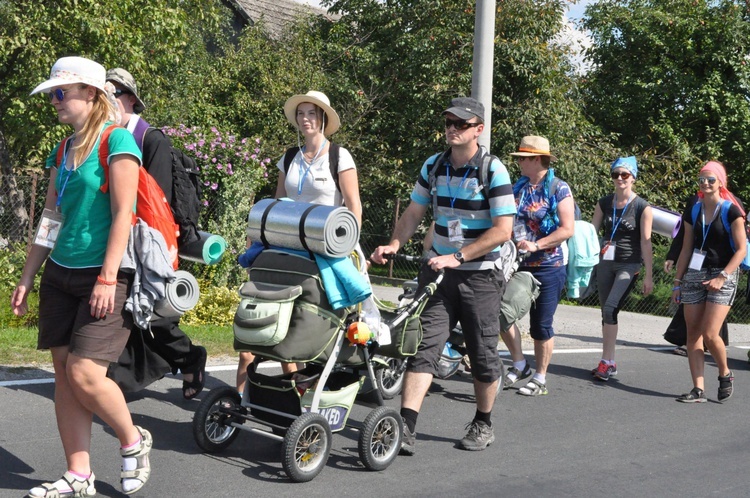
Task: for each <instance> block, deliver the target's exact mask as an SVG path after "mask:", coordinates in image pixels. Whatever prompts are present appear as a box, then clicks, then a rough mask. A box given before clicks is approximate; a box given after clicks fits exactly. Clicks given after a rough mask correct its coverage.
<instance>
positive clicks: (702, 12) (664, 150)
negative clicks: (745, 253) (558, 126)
mask: <svg viewBox="0 0 750 498" xmlns="http://www.w3.org/2000/svg"><path fill="white" fill-rule="evenodd" d="M586 16H587V17H586V19H585V20H584V27H585V28H586V29H587V30H589V31H590V33H591V35H592V38H593V46H592V47H591V49H590V51H589V53H588V57H589V58H590V60H591V62H593V70H592V71H591V73H590V74H589V75H588V78H587V81H586V83H585V95H586V99H585V102H586V110H587V112H588V113H589V114H590V115H591V116H592V117H593V119H594V121H595V122H596V123H598V124H599V125H600V126H601V127H602V128H603V129H604V130H605V131H606V132H610V133H614V134H616V135H617V137H618V140H617V144H618V145H619V146H620V147H621V148H623V149H626V150H632V151H634V152H636V153H637V154H638V155H640V156H641V157H643V158H644V160H645V164H646V165H647V170H648V169H650V170H651V171H652V173H653V175H650V176H651V177H652V180H651V181H650V183H649V184H648V185H649V190H650V191H651V192H652V195H653V196H654V197H655V199H654V198H652V199H651V200H652V201H654V200H656V201H657V203H659V204H660V205H666V206H670V207H678V206H680V205H681V203H682V201H683V200H684V198H685V196H686V195H687V193H688V192H689V191H694V189H695V187H694V183H693V179H694V178H695V176H696V174H697V169H698V167H699V165H700V164H702V163H703V162H705V161H706V160H708V159H718V160H720V161H722V162H724V163H725V164H726V165H727V168H728V170H729V172H730V178H731V181H732V183H733V185H732V186H731V187H732V188H733V189H734V190H735V191H736V192H737V193H738V194H739V195H740V196H741V197H744V198H746V199H750V186H748V181H747V180H748V179H750V169H748V168H749V166H748V163H749V160H750V150H748V145H747V144H748V143H749V142H750V101H749V100H748V83H749V82H750V72H749V71H748V55H747V54H748V51H749V50H750V23H749V22H748V21H750V17H749V12H748V7H747V5H746V2H739V1H731V0H718V1H716V0H620V1H603V2H597V3H595V4H592V5H591V6H589V7H588V8H587V10H586ZM647 181H649V180H647ZM641 190H643V188H641Z"/></svg>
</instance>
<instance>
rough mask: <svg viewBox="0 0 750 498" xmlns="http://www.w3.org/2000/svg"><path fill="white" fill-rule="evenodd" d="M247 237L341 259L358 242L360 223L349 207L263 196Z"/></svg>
mask: <svg viewBox="0 0 750 498" xmlns="http://www.w3.org/2000/svg"><path fill="white" fill-rule="evenodd" d="M247 236H248V237H250V240H253V241H260V242H262V243H263V245H266V246H279V247H285V248H288V249H297V250H301V251H309V252H313V253H315V254H320V255H321V256H326V257H329V258H341V257H344V256H348V255H349V254H351V252H352V250H353V249H354V247H355V246H356V245H357V242H358V241H359V225H358V223H357V219H356V218H355V217H354V214H353V213H352V212H351V211H349V210H348V209H347V208H345V207H341V206H323V205H321V204H308V203H306V202H294V201H279V200H276V199H263V200H261V201H258V202H257V203H255V205H254V206H253V208H252V209H251V210H250V214H249V215H248V217H247Z"/></svg>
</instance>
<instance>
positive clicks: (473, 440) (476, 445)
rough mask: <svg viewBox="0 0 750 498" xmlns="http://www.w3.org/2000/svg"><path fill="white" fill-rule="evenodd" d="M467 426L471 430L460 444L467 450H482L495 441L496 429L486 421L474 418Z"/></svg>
mask: <svg viewBox="0 0 750 498" xmlns="http://www.w3.org/2000/svg"><path fill="white" fill-rule="evenodd" d="M466 428H467V429H468V430H469V432H468V433H466V436H465V437H464V438H463V439H462V440H461V443H460V444H459V446H460V447H461V448H463V449H465V450H468V451H481V450H483V449H485V448H486V447H487V446H489V445H491V444H492V443H494V442H495V431H494V430H493V429H492V427H491V426H489V425H487V424H485V423H484V422H481V421H479V420H473V421H471V422H470V423H469V424H468V425H467V426H466Z"/></svg>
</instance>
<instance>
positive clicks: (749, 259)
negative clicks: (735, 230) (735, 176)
mask: <svg viewBox="0 0 750 498" xmlns="http://www.w3.org/2000/svg"><path fill="white" fill-rule="evenodd" d="M731 206H732V203H731V202H730V201H728V200H723V201H722V203H721V213H720V215H719V216H720V218H721V224H722V225H724V230H725V231H726V232H727V233H728V234H729V246H730V247H731V248H732V251H735V252H736V251H737V249H736V248H735V247H734V237H732V225H731V223H729V208H730V207H731ZM700 210H701V203H700V202H696V203H695V204H693V209H692V211H691V216H692V218H693V226H695V223H696V221H697V220H698V213H700ZM745 244H746V247H745V249H746V250H747V253H746V254H745V259H743V260H742V263H740V269H742V270H745V271H748V270H750V239H748V240H747V241H746V242H745Z"/></svg>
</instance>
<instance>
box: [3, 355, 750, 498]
mask: <svg viewBox="0 0 750 498" xmlns="http://www.w3.org/2000/svg"><path fill="white" fill-rule="evenodd" d="M589 346H594V348H595V347H596V346H597V345H596V344H590V345H589ZM659 346H661V348H659ZM663 346H664V344H658V345H653V344H652V345H644V344H631V345H624V344H623V345H621V346H620V347H619V349H618V368H619V375H618V377H617V378H616V379H613V380H611V381H610V382H609V383H601V382H595V381H593V380H592V379H591V374H590V369H591V368H592V367H593V366H594V365H595V364H596V362H597V359H598V355H597V354H596V353H595V352H591V350H587V349H569V348H568V349H560V350H559V351H558V352H557V353H556V354H555V356H554V357H553V365H552V367H551V369H550V372H549V376H548V386H549V389H550V394H549V395H548V396H544V397H539V398H527V397H524V396H519V395H516V394H515V392H514V391H512V390H511V391H505V392H503V393H502V394H501V395H500V397H499V398H498V403H497V404H496V407H495V410H494V412H493V423H494V427H495V434H496V438H497V439H496V442H495V444H494V445H492V446H490V447H489V448H488V449H487V450H485V451H482V452H465V451H462V450H460V449H458V448H457V447H456V442H457V440H458V439H460V438H461V437H463V435H464V425H465V424H466V423H467V422H469V421H470V419H471V418H472V416H473V413H474V405H473V402H472V401H473V397H472V389H471V383H470V381H469V379H468V377H466V376H454V377H453V378H451V379H448V380H440V381H436V382H435V383H434V384H433V388H432V390H431V392H430V395H429V396H428V397H427V398H426V400H425V403H424V406H423V410H422V413H421V415H420V419H419V424H418V426H417V432H418V444H417V454H416V455H415V456H413V457H403V456H399V457H398V458H397V459H396V460H395V461H394V462H393V464H392V465H391V466H390V467H389V468H388V469H386V470H385V471H382V472H371V471H367V470H365V469H364V468H363V466H362V465H361V463H360V462H359V457H358V454H357V434H356V433H355V432H354V431H350V430H347V431H344V432H341V433H338V434H334V436H333V451H332V453H331V456H330V458H329V460H328V462H327V465H326V468H325V469H324V470H323V472H322V473H321V474H320V475H319V476H318V477H316V478H315V479H314V480H313V481H311V482H309V483H300V484H298V483H292V482H291V481H290V480H289V479H288V478H287V477H286V475H285V474H284V472H283V469H282V465H281V456H280V443H278V442H276V441H273V440H271V439H268V438H264V437H261V436H257V435H255V434H252V433H246V432H243V433H241V434H240V435H239V437H238V438H237V439H236V440H235V442H234V443H233V444H232V446H230V447H229V448H228V449H227V450H225V451H224V452H223V453H220V454H203V453H201V451H200V450H199V449H198V447H197V445H196V443H195V442H194V440H193V437H192V433H191V423H192V417H193V412H194V410H195V409H196V407H197V406H198V404H199V401H197V400H195V401H189V402H188V401H183V400H182V399H181V396H180V381H179V380H178V379H175V378H173V377H167V378H164V379H162V380H161V381H159V382H157V383H155V384H153V385H152V386H151V388H150V389H148V390H146V391H144V392H142V393H139V394H138V395H136V396H130V397H129V400H130V404H129V406H130V409H131V411H132V413H133V416H134V419H135V422H136V423H137V424H140V425H143V426H144V427H146V428H148V429H149V430H150V431H151V432H152V433H153V435H154V441H155V443H154V450H153V453H152V464H153V474H152V477H151V480H150V481H149V483H148V484H147V486H146V487H145V488H144V490H143V492H142V493H140V494H139V495H138V496H158V497H172V496H174V497H177V496H180V497H202V496H248V495H260V496H275V497H286V496H290V497H291V496H313V497H317V496H352V495H358V494H360V495H361V494H363V493H366V494H367V495H368V496H383V497H385V496H459V495H472V496H500V495H502V496H536V497H561V496H576V497H580V496H601V495H607V496H664V497H668V496H681V497H684V496H709V495H714V496H747V495H748V491H747V486H748V485H747V481H746V479H747V475H746V472H747V449H748V447H750V431H748V413H750V411H749V410H750V394H748V393H750V388H748V386H750V372H749V368H748V367H749V365H748V363H747V356H746V355H747V349H746V348H745V346H744V345H739V346H731V347H730V348H729V355H730V358H731V367H732V368H733V370H734V371H735V374H736V394H735V395H734V397H733V398H732V399H731V400H729V401H728V402H726V403H724V404H719V403H717V402H715V399H716V389H717V381H716V373H715V372H716V370H715V367H714V366H713V365H712V364H709V366H708V370H707V372H708V375H707V378H708V382H707V393H708V395H709V398H710V399H711V401H710V402H709V403H706V404H702V405H685V404H681V403H676V402H675V397H676V396H678V395H679V394H680V393H682V392H686V391H688V390H689V389H690V387H691V385H690V376H689V371H688V367H687V362H686V360H685V359H684V358H681V357H678V356H675V355H672V354H670V353H669V351H667V350H665V349H664V348H663ZM214 368H215V369H216V370H215V371H213V372H211V374H210V377H209V379H208V383H207V388H208V390H210V389H212V388H216V387H219V386H221V385H223V384H224V383H228V382H230V381H231V379H232V378H233V372H232V371H231V369H229V370H227V369H221V367H214ZM52 395H53V385H52V384H50V383H42V384H22V385H7V383H5V386H3V387H0V427H2V430H1V431H0V445H1V447H0V496H2V497H5V496H8V497H11V496H12V497H20V496H24V494H25V492H26V490H28V489H29V488H31V487H32V486H34V485H36V484H37V483H38V482H40V481H46V480H54V479H56V478H57V477H59V475H60V474H61V473H62V472H63V470H64V465H63V454H62V448H61V445H60V442H59V438H58V435H57V430H56V426H55V422H54V412H53V403H52V399H51V398H52ZM388 404H389V405H391V406H394V407H397V405H398V399H395V400H391V401H390V402H388ZM369 410H370V408H368V407H365V406H356V407H355V409H354V412H353V415H352V418H353V419H355V420H360V421H361V420H363V418H364V417H365V416H366V415H367V413H369ZM92 454H93V458H94V471H95V473H96V475H97V488H98V491H99V495H101V496H124V495H121V494H120V493H119V491H118V490H119V458H118V453H117V443H116V440H115V438H114V436H112V434H111V431H110V430H109V429H108V428H105V427H103V426H102V425H101V423H100V422H98V421H97V422H96V423H95V425H94V432H93V441H92Z"/></svg>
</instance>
